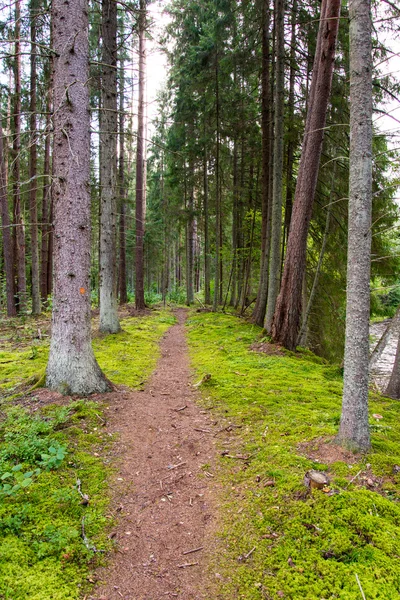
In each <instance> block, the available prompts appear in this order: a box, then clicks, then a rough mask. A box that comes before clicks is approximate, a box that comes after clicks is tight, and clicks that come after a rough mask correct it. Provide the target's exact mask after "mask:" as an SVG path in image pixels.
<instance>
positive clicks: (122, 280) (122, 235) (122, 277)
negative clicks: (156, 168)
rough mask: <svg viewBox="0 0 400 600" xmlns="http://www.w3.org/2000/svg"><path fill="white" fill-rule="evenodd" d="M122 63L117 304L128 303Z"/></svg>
mask: <svg viewBox="0 0 400 600" xmlns="http://www.w3.org/2000/svg"><path fill="white" fill-rule="evenodd" d="M124 81H125V78H124V62H123V59H121V68H120V75H119V85H120V90H119V169H118V188H119V202H120V215H119V270H118V289H119V303H120V304H125V303H126V302H128V293H127V289H126V186H125V131H124V130H125V115H124Z"/></svg>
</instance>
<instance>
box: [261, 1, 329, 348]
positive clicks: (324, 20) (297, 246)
mask: <svg viewBox="0 0 400 600" xmlns="http://www.w3.org/2000/svg"><path fill="white" fill-rule="evenodd" d="M339 16H340V0H323V2H322V5H321V19H320V26H319V31H318V41H317V51H316V55H315V61H314V70H313V76H312V82H311V90H310V99H309V106H308V111H307V121H306V127H305V132H304V139H303V149H302V153H301V160H300V166H299V174H298V178H297V185H296V192H295V199H294V205H293V212H292V218H291V226H290V232H289V239H288V244H287V252H286V259H285V268H284V272H283V279H282V286H281V291H280V294H279V298H278V300H277V304H276V310H275V315H274V322H273V326H272V336H273V338H274V340H275V341H277V342H279V343H281V344H282V345H283V346H285V347H286V348H289V349H290V350H294V349H295V347H296V341H297V335H298V330H299V325H300V319H301V309H302V303H301V290H302V284H303V276H304V272H305V266H306V250H307V235H308V229H309V225H310V220H311V215H312V207H313V202H314V196H315V190H316V186H317V179H318V170H319V163H320V158H321V151H322V141H323V137H324V128H325V122H326V111H327V108H328V102H329V97H330V91H331V84H332V74H333V67H334V57H335V45H336V38H337V31H338V26H339Z"/></svg>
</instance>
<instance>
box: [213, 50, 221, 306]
mask: <svg viewBox="0 0 400 600" xmlns="http://www.w3.org/2000/svg"><path fill="white" fill-rule="evenodd" d="M215 103H216V121H217V131H216V153H215V279H214V298H213V311H214V312H215V311H216V310H217V308H218V304H219V303H220V298H219V296H220V284H221V269H220V267H221V196H220V185H219V184H220V181H219V178H220V172H219V168H220V164H219V154H220V147H219V144H220V123H219V109H220V106H219V63H218V50H217V51H216V55H215Z"/></svg>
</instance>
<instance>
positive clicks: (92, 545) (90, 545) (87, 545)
mask: <svg viewBox="0 0 400 600" xmlns="http://www.w3.org/2000/svg"><path fill="white" fill-rule="evenodd" d="M82 539H83V543H84V544H85V546H86V548H87V549H88V550H91V551H92V552H104V550H97V548H96V546H95V545H94V544H92V543H91V542H90V540H89V539H88V538H87V537H86V534H85V515H83V517H82Z"/></svg>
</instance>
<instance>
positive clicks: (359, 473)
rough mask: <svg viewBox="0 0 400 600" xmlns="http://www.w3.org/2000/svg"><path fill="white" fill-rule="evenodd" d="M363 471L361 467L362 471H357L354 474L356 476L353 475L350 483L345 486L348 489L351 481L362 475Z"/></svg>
mask: <svg viewBox="0 0 400 600" xmlns="http://www.w3.org/2000/svg"><path fill="white" fill-rule="evenodd" d="M361 473H362V469H361V471H358V473H357V474H356V475H354V477H352V478H351V479H350V481H349V483H348V484H347V485H346V487H345V490H347V488H348V487H349V485H350V484H351V483H353V481H354V480H355V479H357V477H359V476H360V475H361Z"/></svg>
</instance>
